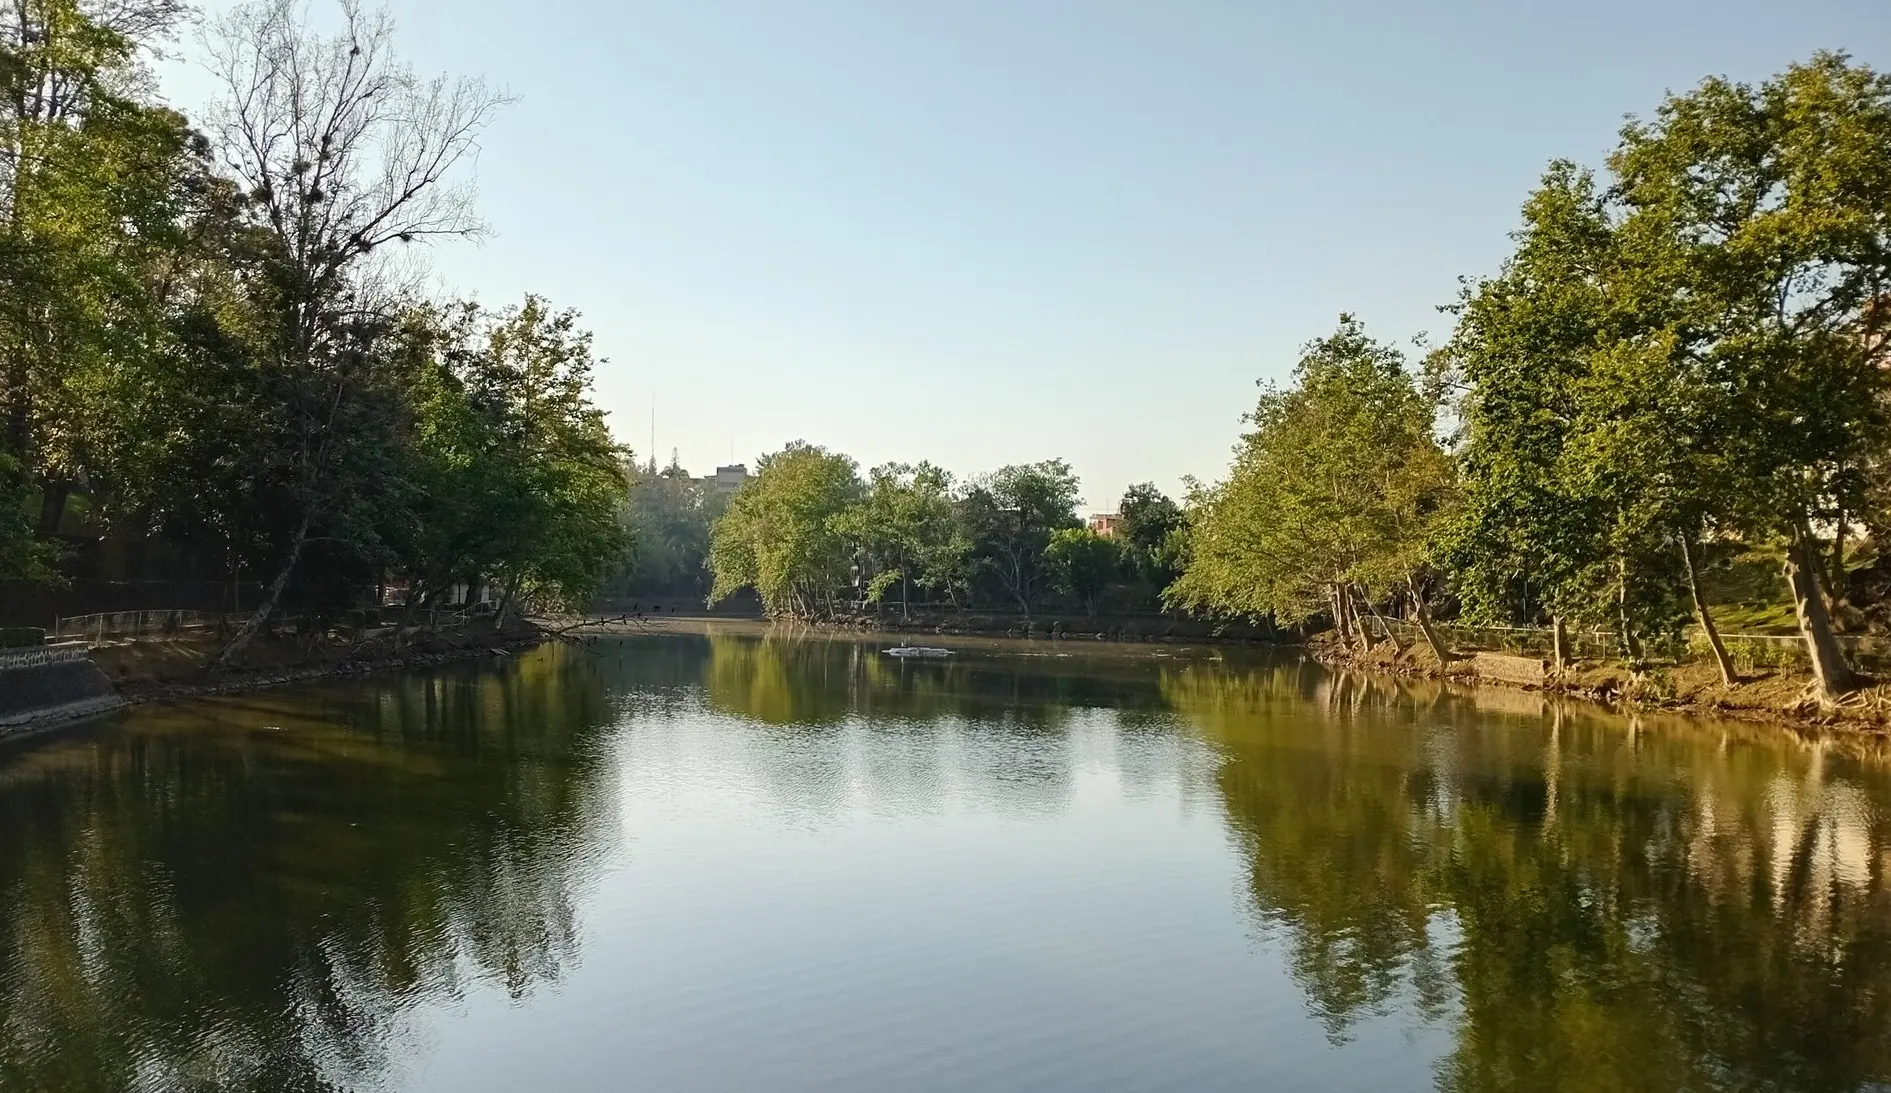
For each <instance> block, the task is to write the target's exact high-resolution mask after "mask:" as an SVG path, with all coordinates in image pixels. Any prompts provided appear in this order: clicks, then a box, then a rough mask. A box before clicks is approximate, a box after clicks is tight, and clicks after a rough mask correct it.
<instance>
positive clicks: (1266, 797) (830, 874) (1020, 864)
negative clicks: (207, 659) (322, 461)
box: [0, 631, 1891, 1093]
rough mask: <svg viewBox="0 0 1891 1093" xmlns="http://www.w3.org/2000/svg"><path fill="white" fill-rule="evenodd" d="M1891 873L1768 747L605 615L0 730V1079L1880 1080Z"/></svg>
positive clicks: (1474, 706) (1083, 652)
mask: <svg viewBox="0 0 1891 1093" xmlns="http://www.w3.org/2000/svg"><path fill="white" fill-rule="evenodd" d="M1888 864H1891V776H1888V775H1887V771H1886V768H1885V767H1884V766H1883V765H1882V764H1881V763H1880V762H1879V761H1878V760H1877V759H1875V758H1874V757H1871V756H1869V755H1859V754H1854V753H1852V752H1850V751H1847V750H1843V749H1840V748H1839V747H1837V746H1836V745H1834V746H1830V747H1819V746H1813V745H1809V744H1802V743H1799V742H1796V741H1793V740H1790V739H1788V738H1784V737H1783V736H1780V735H1774V734H1770V733H1765V732H1756V731H1753V730H1744V729H1737V728H1725V729H1723V728H1722V727H1718V726H1711V725H1703V724H1698V723H1685V722H1678V721H1677V722H1660V723H1655V722H1648V723H1637V722H1631V721H1629V720H1627V719H1623V718H1617V717H1612V716H1607V715H1604V714H1601V713H1598V712H1594V711H1589V710H1585V709H1580V708H1567V709H1563V708H1555V707H1546V706H1543V705H1542V704H1540V703H1539V702H1538V701H1537V700H1536V699H1534V698H1531V697H1528V696H1524V695H1518V694H1497V695H1484V696H1476V697H1473V696H1466V695H1458V694H1451V693H1446V692H1444V691H1441V690H1439V689H1438V688H1436V687H1433V686H1428V685H1415V684H1404V683H1394V682H1389V681H1386V680H1383V679H1369V678H1360V677H1349V676H1343V675H1335V674H1332V673H1328V672H1325V671H1322V670H1320V669H1317V668H1315V667H1313V666H1310V665H1307V664H1303V663H1301V662H1299V661H1297V660H1294V659H1291V658H1287V657H1278V658H1274V659H1268V658H1265V657H1262V656H1259V655H1251V654H1238V653H1235V652H1230V651H1222V652H1219V653H1217V652H1215V651H1213V650H1199V651H1195V652H1193V653H1191V652H1189V651H1186V650H1167V651H1155V650H1129V649H1123V648H1118V647H1108V648H1103V649H1096V648H1086V647H1084V646H1079V645H1074V644H1064V645H1058V646H1048V645H1040V646H1029V645H1023V644H1012V645H999V644H990V645H983V646H975V647H968V648H967V649H966V650H965V651H964V652H963V653H962V654H961V655H960V656H958V657H956V658H954V659H953V660H951V661H949V662H933V663H918V664H914V663H904V664H903V663H899V662H896V661H893V660H890V659H889V658H885V657H881V656H878V655H876V654H875V652H874V649H873V647H871V646H861V645H855V644H852V643H847V642H839V641H825V640H810V639H792V638H789V637H762V636H760V635H756V634H744V633H740V632H720V631H712V632H711V633H708V634H685V635H668V636H649V637H636V638H626V639H622V640H615V639H614V640H608V641H602V642H599V643H598V644H596V645H595V646H594V647H593V648H592V649H591V650H589V651H581V650H574V649H570V648H563V647H558V648H547V649H542V650H540V651H538V652H535V653H532V654H530V655H528V656H525V657H521V658H518V659H514V660H505V661H495V662H493V663H492V664H490V665H486V666H481V667H471V666H468V667H459V668H453V669H447V670H442V671H439V672H437V673H433V674H423V675H410V676H402V677H395V676H390V677H384V678H376V679H367V680H359V681H352V682H348V683H338V684H334V685H328V686H320V687H306V688H298V689H283V690H277V691H270V692H263V693H258V694H253V695H247V696H242V697H238V698H230V699H225V700H217V701H205V702H200V703H192V704H187V705H180V706H176V707H171V708H151V709H142V710H138V711H135V712H133V713H130V714H127V715H125V716H123V717H121V718H119V719H117V720H115V721H110V722H107V723H105V724H104V725H102V726H101V727H98V728H96V729H94V730H92V731H89V732H86V733H83V734H79V735H75V736H72V737H70V738H67V739H61V740H53V741H47V742H43V743H40V744H38V745H35V746H32V747H28V748H18V749H14V750H12V751H9V752H7V753H4V754H0V1088H3V1089H5V1090H23V1091H24V1090H32V1091H39V1090H47V1091H59V1090H101V1091H104V1090H123V1089H135V1090H154V1091H156V1090H166V1091H168V1090H197V1089H254V1090H270V1091H277V1090H315V1089H338V1090H421V1091H455V1093H465V1091H478V1090H506V1091H511V1090H519V1089H539V1090H578V1091H585V1090H625V1089H648V1090H751V1089H768V1090H926V1089H955V1090H956V1089H964V1090H1012V1089H1016V1090H1063V1089H1070V1090H1158V1089H1176V1090H1222V1089H1227V1090H1235V1089H1241V1090H1249V1089H1269V1090H1299V1089H1307V1090H1312V1089H1360V1090H1423V1089H1447V1090H1533V1089H1572V1090H1573V1089H1580V1090H1615V1089H1645V1090H1662V1091H1669V1090H1709V1089H1743V1090H1745V1089H1756V1090H1757V1089H1767V1090H1773V1089H1778V1090H1798V1089H1820V1090H1844V1089H1860V1088H1871V1087H1872V1086H1873V1085H1874V1083H1883V1082H1885V1081H1886V1080H1887V1079H1891V897H1888V896H1887V877H1886V869H1887V865H1888Z"/></svg>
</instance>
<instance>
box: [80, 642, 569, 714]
mask: <svg viewBox="0 0 1891 1093" xmlns="http://www.w3.org/2000/svg"><path fill="white" fill-rule="evenodd" d="M550 636H551V635H550V634H549V632H548V631H546V630H545V629H544V628H543V627H540V626H538V625H536V624H533V623H529V622H519V623H514V624H512V625H509V626H507V627H506V628H505V629H504V630H502V631H501V630H480V631H477V632H473V631H465V632H449V633H443V634H435V635H431V636H428V637H425V638H419V639H415V638H411V637H410V638H409V640H408V641H407V642H406V643H405V644H403V645H400V646H396V644H395V642H394V640H393V638H392V636H391V635H390V636H384V637H377V638H373V639H370V640H368V641H362V642H345V641H341V640H330V641H324V642H321V643H318V644H316V645H315V646H313V647H309V646H307V645H304V644H303V643H301V642H298V641H296V640H295V639H293V638H276V639H269V640H264V639H259V640H258V641H257V642H256V643H255V645H253V646H252V647H251V649H250V650H249V652H248V654H247V655H246V656H245V657H244V662H243V665H242V666H241V667H239V668H237V669H235V670H232V671H227V672H223V673H220V674H218V675H215V676H212V675H210V674H209V673H208V672H207V671H206V670H205V665H207V664H208V663H209V661H210V659H211V657H213V656H215V655H216V652H217V649H218V648H219V643H218V641H217V640H216V639H215V638H213V637H208V636H205V637H195V636H187V637H178V638H165V639H156V640H139V641H129V642H119V643H113V644H106V645H101V646H99V647H97V648H95V649H94V650H93V651H92V660H93V662H94V663H95V664H97V665H98V667H99V669H100V670H101V671H103V672H104V673H105V676H106V678H108V679H110V680H111V682H112V684H113V686H114V687H116V688H117V690H118V693H119V694H120V695H122V696H123V697H124V698H125V699H126V700H127V701H129V702H132V703H139V702H152V701H160V700H166V699H178V698H191V697H195V696H198V695H215V694H230V693H233V692H237V691H248V690H254V689H256V688H259V687H274V686H277V685H279V684H284V683H297V682H302V681H305V680H313V679H324V678H330V677H338V676H352V675H368V674H371V673H374V672H388V671H398V670H401V669H407V668H426V667H431V666H433V665H436V664H446V663H449V662H452V661H456V660H471V659H477V658H480V657H490V656H509V655H512V654H515V653H518V652H521V651H523V650H526V649H531V648H533V647H535V646H537V645H539V644H541V643H543V642H545V641H546V640H548V638H549V637H550Z"/></svg>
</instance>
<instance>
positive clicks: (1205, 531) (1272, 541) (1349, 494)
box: [1168, 315, 1451, 657]
mask: <svg viewBox="0 0 1891 1093" xmlns="http://www.w3.org/2000/svg"><path fill="white" fill-rule="evenodd" d="M1249 420H1250V421H1251V422H1252V423H1253V425H1254V429H1253V431H1251V432H1249V433H1248V434H1247V435H1246V436H1245V437H1244V438H1243V439H1242V443H1241V445H1240V446H1239V447H1238V448H1237V449H1236V454H1235V462H1234V467H1233V469H1232V471H1231V472H1230V474H1229V477H1228V479H1227V481H1225V482H1223V483H1221V484H1219V485H1217V486H1214V487H1212V488H1210V489H1206V490H1203V491H1201V492H1200V493H1198V494H1197V495H1196V496H1195V497H1194V498H1193V499H1192V505H1191V507H1192V509H1193V511H1194V516H1193V519H1192V522H1191V523H1192V529H1193V536H1192V539H1191V543H1192V547H1193V559H1192V561H1191V562H1190V564H1189V567H1188V570H1187V572H1185V573H1183V574H1182V576H1181V577H1180V578H1179V579H1178V580H1177V581H1176V582H1175V583H1174V584H1173V585H1171V586H1170V588H1169V592H1168V598H1169V600H1170V601H1171V602H1172V603H1174V604H1176V605H1177V606H1181V607H1188V608H1194V609H1197V610H1204V611H1212V612H1218V613H1225V614H1231V615H1247V616H1261V615H1272V616H1274V617H1276V618H1279V619H1281V620H1283V621H1286V622H1298V621H1301V620H1304V619H1306V618H1308V617H1310V616H1312V615H1314V614H1316V613H1318V612H1320V611H1321V610H1323V609H1324V610H1327V611H1330V612H1331V614H1332V617H1333V618H1334V619H1335V621H1336V623H1337V624H1338V625H1339V626H1340V627H1341V628H1342V631H1344V630H1345V629H1346V628H1347V627H1348V618H1349V616H1350V614H1351V612H1352V610H1353V609H1352V607H1351V604H1352V603H1353V600H1354V598H1355V590H1356V587H1357V586H1360V585H1364V586H1366V587H1367V588H1378V589H1381V590H1386V589H1394V588H1398V589H1403V590H1405V592H1406V593H1407V594H1409V595H1410V597H1411V600H1412V604H1413V608H1414V611H1415V612H1416V613H1417V617H1418V618H1419V620H1420V623H1421V625H1423V626H1424V627H1425V630H1426V632H1427V634H1428V636H1430V637H1431V638H1432V644H1433V646H1434V649H1435V650H1436V651H1437V652H1438V654H1439V655H1440V656H1441V657H1444V656H1447V655H1448V654H1447V652H1446V651H1445V649H1444V647H1443V645H1442V643H1441V642H1440V641H1439V640H1438V639H1437V637H1436V635H1435V634H1433V633H1432V631H1431V627H1430V616H1429V608H1428V606H1427V604H1426V601H1425V597H1424V595H1423V580H1422V577H1423V570H1424V567H1425V563H1426V557H1427V555H1426V548H1427V538H1428V536H1429V534H1430V530H1431V528H1432V527H1433V525H1434V524H1435V523H1436V521H1437V520H1438V518H1439V514H1440V513H1441V512H1443V511H1444V510H1445V506H1446V502H1447V500H1448V498H1449V494H1450V489H1451V473H1450V465H1449V462H1448V460H1447V459H1446V457H1445V453H1444V451H1443V449H1442V448H1441V447H1440V446H1439V444H1438V442H1437V440H1436V438H1435V437H1434V436H1433V431H1432V430H1433V404H1432V402H1431V401H1430V400H1429V399H1428V398H1427V397H1426V396H1425V395H1424V394H1423V393H1421V392H1420V390H1419V388H1418V386H1417V384H1416V383H1415V382H1414V381H1413V378H1412V376H1411V375H1410V374H1408V373H1407V372H1406V370H1405V360H1404V356H1403V354H1401V353H1400V352H1399V351H1398V350H1397V349H1394V348H1392V347H1390V346H1386V345H1383V344H1381V343H1379V342H1377V341H1375V340H1373V339H1372V338H1371V337H1370V336H1368V335H1367V334H1366V331H1365V327H1364V326H1363V325H1362V324H1361V323H1360V322H1359V320H1357V319H1355V318H1353V317H1352V316H1351V315H1342V316H1340V322H1339V327H1338V329H1337V330H1335V331H1334V333H1333V334H1331V335H1330V336H1328V337H1326V338H1322V339H1320V340H1318V341H1314V342H1311V343H1309V344H1308V345H1307V347H1306V349H1305V351H1304V353H1303V355H1302V356H1301V359H1300V362H1299V364H1298V365H1297V366H1296V367H1295V369H1294V384H1293V386H1292V387H1290V388H1287V389H1285V390H1282V389H1278V388H1269V389H1268V390H1266V392H1265V393H1264V394H1262V396H1261V400H1260V405H1259V406H1258V407H1257V408H1256V410H1255V412H1254V414H1253V415H1252V416H1251V417H1250V418H1249Z"/></svg>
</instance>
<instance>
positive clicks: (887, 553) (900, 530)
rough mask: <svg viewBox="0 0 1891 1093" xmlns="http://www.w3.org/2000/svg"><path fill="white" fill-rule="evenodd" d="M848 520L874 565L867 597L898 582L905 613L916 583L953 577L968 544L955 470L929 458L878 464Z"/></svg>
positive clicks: (873, 597)
mask: <svg viewBox="0 0 1891 1093" xmlns="http://www.w3.org/2000/svg"><path fill="white" fill-rule="evenodd" d="M844 526H845V528H846V531H847V534H848V535H849V536H850V537H852V538H853V539H854V540H855V541H856V542H858V543H860V544H861V546H862V548H863V549H864V551H865V554H866V560H867V563H868V565H869V566H870V568H871V569H872V571H873V573H872V576H871V577H870V578H869V580H868V583H867V585H866V590H867V599H868V600H870V601H874V602H877V601H879V600H880V599H881V598H882V597H883V596H884V595H885V594H886V592H887V591H889V590H890V589H892V588H893V587H895V586H897V587H898V588H899V590H900V614H901V615H902V616H905V615H906V614H907V612H908V605H909V603H910V600H911V591H910V590H911V586H912V585H913V584H914V583H917V584H919V585H920V586H921V587H922V588H937V587H939V586H941V585H942V584H944V583H946V582H948V581H949V580H950V575H951V574H952V573H953V572H954V571H955V570H956V569H957V568H958V565H959V561H960V558H961V557H962V556H963V554H964V552H965V549H966V538H965V535H964V532H963V530H962V529H961V528H960V527H959V526H958V523H957V518H956V514H955V512H954V510H953V496H952V476H951V474H949V473H947V472H946V471H945V470H943V469H941V468H939V467H935V466H933V465H932V464H930V463H920V464H918V465H916V466H915V465H912V464H906V463H888V464H884V465H882V466H879V467H875V468H873V470H872V471H871V472H869V474H868V481H867V486H866V491H865V493H864V494H863V495H862V497H861V500H860V503H859V504H858V505H856V506H855V507H854V508H853V509H852V510H851V511H850V512H849V513H848V514H847V517H846V519H845V521H844Z"/></svg>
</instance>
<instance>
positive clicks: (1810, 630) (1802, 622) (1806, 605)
mask: <svg viewBox="0 0 1891 1093" xmlns="http://www.w3.org/2000/svg"><path fill="white" fill-rule="evenodd" d="M1812 543H1813V538H1812V532H1811V531H1810V530H1809V529H1807V528H1806V526H1805V524H1804V522H1803V521H1802V522H1800V523H1798V524H1796V525H1795V526H1794V527H1793V529H1792V541H1791V542H1789V543H1788V544H1787V545H1786V564H1785V572H1786V587H1787V588H1788V589H1789V590H1790V591H1791V593H1792V598H1793V611H1794V613H1795V614H1797V615H1798V616H1799V633H1800V634H1801V635H1802V636H1803V637H1804V638H1805V639H1806V654H1807V655H1808V656H1809V657H1811V658H1812V678H1813V681H1814V682H1815V683H1816V684H1817V685H1818V688H1819V693H1820V694H1821V695H1823V696H1824V697H1826V698H1836V697H1838V696H1839V695H1842V694H1844V693H1845V692H1847V691H1849V690H1852V689H1853V688H1855V687H1857V686H1858V674H1857V673H1856V672H1854V671H1852V666H1851V664H1850V663H1849V662H1847V661H1846V659H1845V650H1844V649H1842V648H1841V647H1840V646H1839V643H1838V634H1837V633H1836V632H1835V631H1834V630H1833V629H1832V616H1831V614H1830V613H1828V612H1827V611H1826V609H1825V595H1824V592H1823V590H1822V589H1820V587H1819V561H1818V557H1817V555H1816V554H1815V553H1814V551H1813V547H1812Z"/></svg>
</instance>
